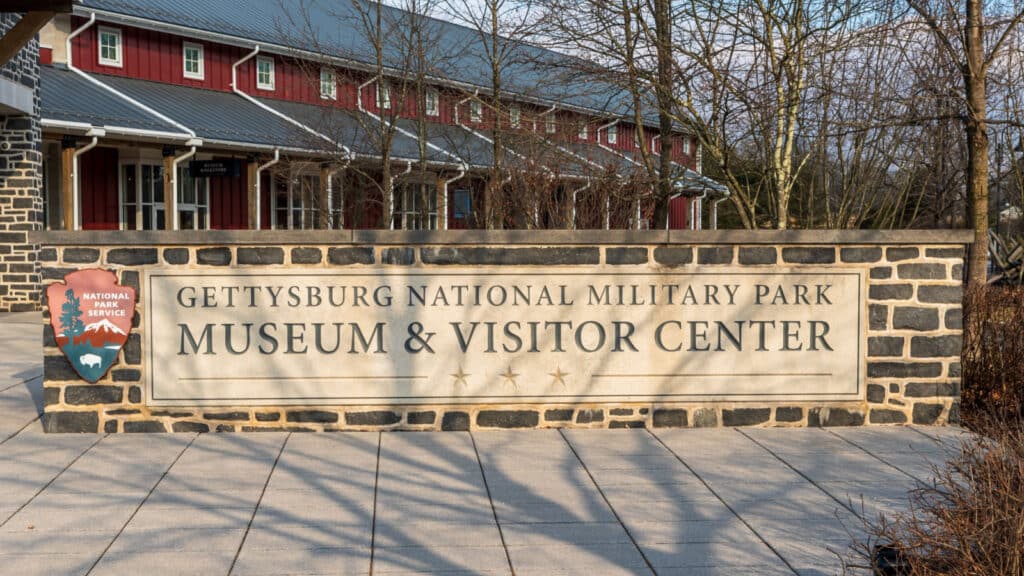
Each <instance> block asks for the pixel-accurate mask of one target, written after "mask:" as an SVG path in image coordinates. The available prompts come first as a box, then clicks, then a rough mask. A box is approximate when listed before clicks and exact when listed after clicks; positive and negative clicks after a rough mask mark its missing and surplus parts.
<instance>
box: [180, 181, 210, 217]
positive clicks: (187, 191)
mask: <svg viewBox="0 0 1024 576" xmlns="http://www.w3.org/2000/svg"><path fill="white" fill-rule="evenodd" d="M209 182H210V181H209V179H207V178H192V177H191V176H190V175H189V173H188V167H187V166H179V167H178V230H206V229H207V228H209V227H210V204H209V198H210V195H209Z"/></svg>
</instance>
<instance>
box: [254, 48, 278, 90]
mask: <svg viewBox="0 0 1024 576" xmlns="http://www.w3.org/2000/svg"><path fill="white" fill-rule="evenodd" d="M260 64H269V65H270V82H269V83H266V82H260ZM276 84H277V70H276V66H274V59H273V58H268V57H266V56H257V57H256V89H257V90H268V91H273V90H275V88H274V87H275V85H276Z"/></svg>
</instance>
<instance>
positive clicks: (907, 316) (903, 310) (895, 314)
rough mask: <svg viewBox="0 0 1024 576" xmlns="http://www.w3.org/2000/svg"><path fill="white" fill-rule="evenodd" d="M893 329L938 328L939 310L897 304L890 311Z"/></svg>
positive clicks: (922, 329)
mask: <svg viewBox="0 0 1024 576" xmlns="http://www.w3.org/2000/svg"><path fill="white" fill-rule="evenodd" d="M892 327H893V330H917V331H919V332H925V331H931V330H938V329H939V311H938V310H936V309H935V308H915V307H911V306H897V307H896V308H894V309H893V311H892Z"/></svg>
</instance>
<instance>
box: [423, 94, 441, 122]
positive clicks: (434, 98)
mask: <svg viewBox="0 0 1024 576" xmlns="http://www.w3.org/2000/svg"><path fill="white" fill-rule="evenodd" d="M424 100H425V107H426V109H427V116H438V115H440V114H441V96H440V95H439V94H438V93H437V90H434V89H432V88H431V89H429V90H427V95H426V97H425V98H424Z"/></svg>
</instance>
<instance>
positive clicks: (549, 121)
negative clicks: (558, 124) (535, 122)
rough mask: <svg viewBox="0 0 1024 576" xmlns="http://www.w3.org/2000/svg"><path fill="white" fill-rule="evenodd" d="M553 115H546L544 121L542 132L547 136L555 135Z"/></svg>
mask: <svg viewBox="0 0 1024 576" xmlns="http://www.w3.org/2000/svg"><path fill="white" fill-rule="evenodd" d="M555 130H556V128H555V115H554V113H551V114H548V117H547V118H546V119H545V120H544V131H545V132H547V133H548V134H554V133H555Z"/></svg>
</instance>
